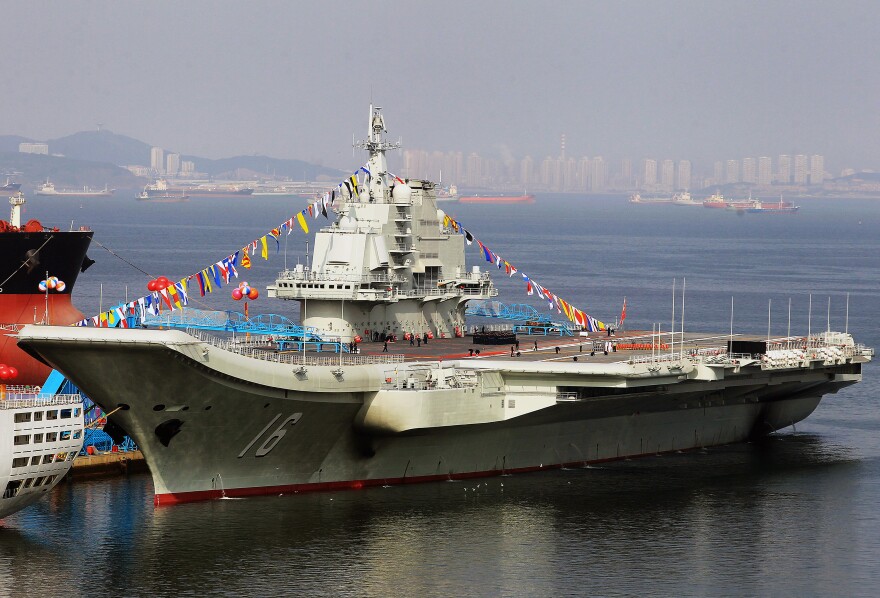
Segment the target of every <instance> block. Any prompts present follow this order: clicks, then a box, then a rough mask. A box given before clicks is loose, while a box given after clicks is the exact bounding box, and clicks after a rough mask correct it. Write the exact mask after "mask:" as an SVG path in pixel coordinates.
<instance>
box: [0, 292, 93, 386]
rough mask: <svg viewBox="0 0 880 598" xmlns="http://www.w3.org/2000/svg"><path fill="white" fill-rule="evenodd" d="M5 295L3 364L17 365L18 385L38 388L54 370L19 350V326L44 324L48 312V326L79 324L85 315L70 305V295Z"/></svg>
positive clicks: (0, 315)
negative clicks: (16, 334)
mask: <svg viewBox="0 0 880 598" xmlns="http://www.w3.org/2000/svg"><path fill="white" fill-rule="evenodd" d="M46 299H47V298H46V296H45V295H42V294H40V295H6V296H4V297H3V298H2V300H0V322H2V326H3V328H5V330H0V332H2V333H3V334H2V335H0V363H2V364H5V365H8V366H9V365H11V366H14V367H15V368H16V369H17V370H18V377H17V378H16V379H15V381H14V383H15V384H23V385H35V386H38V385H40V384H42V383H43V382H45V381H46V377H47V376H48V375H49V372H51V371H52V368H50V367H49V366H47V365H46V364H44V363H42V362H40V361H37V360H36V359H34V358H33V357H31V356H30V355H28V354H27V353H25V352H24V351H22V350H21V349H19V348H18V344H17V340H18V339H17V338H16V337H15V336H14V335H13V334H14V332H15V331H16V330H17V329H18V325H19V324H34V323H40V322H43V321H44V320H45V319H46V312H47V311H48V315H49V318H48V323H49V324H54V325H57V326H66V325H68V324H73V323H75V322H79V321H80V320H82V319H83V317H84V316H83V314H82V312H80V311H79V310H78V309H76V308H75V307H74V306H73V304H72V303H71V302H70V295H67V294H62V295H49V297H48V301H47V300H46Z"/></svg>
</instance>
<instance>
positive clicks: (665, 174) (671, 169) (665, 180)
mask: <svg viewBox="0 0 880 598" xmlns="http://www.w3.org/2000/svg"><path fill="white" fill-rule="evenodd" d="M660 185H661V186H662V187H663V189H665V190H666V191H671V190H672V188H673V187H674V186H675V162H673V161H672V160H663V162H662V164H661V165H660Z"/></svg>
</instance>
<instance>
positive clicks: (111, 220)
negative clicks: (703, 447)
mask: <svg viewBox="0 0 880 598" xmlns="http://www.w3.org/2000/svg"><path fill="white" fill-rule="evenodd" d="M130 196H133V193H131V194H126V195H123V196H118V197H116V198H113V199H97V200H94V199H90V200H75V199H74V200H71V199H61V198H34V199H33V200H31V201H30V202H29V204H28V212H27V216H28V217H36V218H39V219H41V220H43V221H44V222H46V223H51V224H58V225H62V224H64V225H65V226H67V225H69V223H70V222H71V221H73V222H74V224H75V225H77V226H78V225H80V224H87V225H89V226H91V227H92V228H93V229H94V230H95V231H96V234H95V240H96V241H97V242H99V243H101V244H102V245H104V246H106V247H108V248H109V249H111V250H112V251H114V252H115V253H117V254H118V255H119V256H120V257H121V258H124V259H125V260H127V261H129V262H131V263H132V264H135V265H136V266H138V267H139V268H140V269H142V270H144V271H146V272H148V273H149V275H150V276H147V275H145V274H141V273H139V272H138V271H137V270H135V269H134V268H132V267H131V266H129V265H128V264H126V263H125V262H123V261H122V260H121V259H119V258H117V257H114V256H113V255H111V254H110V253H109V252H108V251H106V250H104V249H102V248H101V247H99V246H97V245H94V246H93V248H92V250H91V251H90V256H91V257H92V258H94V259H96V260H98V263H97V264H96V265H95V266H93V267H92V269H90V270H89V271H88V272H87V273H85V274H84V275H83V276H82V277H81V278H80V280H79V282H78V284H77V288H76V299H75V303H76V304H77V305H78V306H79V307H80V309H82V310H83V311H84V312H86V313H88V314H89V315H92V314H93V313H95V312H96V311H97V309H98V307H99V305H103V306H104V307H105V308H106V307H110V306H111V305H113V304H115V303H117V302H119V301H121V300H122V299H124V298H125V297H126V293H128V296H129V297H130V298H135V297H138V296H142V295H143V294H145V292H146V288H145V285H146V282H147V281H148V280H149V279H150V278H151V277H153V276H156V275H160V274H164V275H166V276H168V277H169V278H180V277H182V276H185V275H188V274H191V273H193V272H195V271H198V270H200V269H201V268H203V267H205V266H207V265H208V264H210V263H213V262H215V261H217V260H219V259H221V258H222V257H225V256H226V255H228V254H229V253H230V252H231V251H233V250H235V249H237V248H239V247H241V246H242V245H244V244H246V243H248V242H250V241H251V240H253V239H254V238H255V237H257V236H260V235H262V234H264V233H265V232H266V231H267V230H269V229H270V228H272V227H273V226H276V225H278V224H280V223H281V222H282V221H283V220H286V219H287V218H288V217H289V216H291V215H292V214H294V213H295V212H296V211H298V210H300V209H302V207H303V206H304V203H303V200H278V199H271V198H251V199H223V200H207V199H198V200H190V202H189V203H186V204H155V205H144V204H143V203H139V202H135V201H134V200H133V199H128V197H130ZM800 203H801V205H802V206H803V207H802V209H801V212H800V213H799V214H797V215H794V216H781V215H757V214H747V215H742V216H737V215H736V214H732V213H727V212H723V211H720V210H717V211H716V210H706V209H702V208H690V207H677V206H637V205H630V204H628V203H627V202H626V201H625V200H623V199H621V198H578V197H564V196H549V195H548V196H539V197H538V201H537V202H536V203H535V204H534V205H531V206H473V205H471V206H452V207H449V208H448V209H449V211H450V213H453V214H454V215H455V216H456V217H457V218H458V219H459V220H460V221H461V222H462V223H463V224H464V225H465V227H466V228H468V229H469V230H471V232H473V233H474V234H475V235H476V236H477V238H479V239H480V240H482V241H483V242H484V243H485V244H486V245H488V246H489V247H490V248H491V249H492V250H494V251H496V252H497V253H500V254H501V255H502V256H503V257H504V258H505V259H507V260H508V261H510V262H511V263H513V264H514V265H515V266H516V267H517V268H519V269H520V271H522V272H525V273H527V274H528V275H530V276H532V277H533V278H534V279H536V280H537V281H538V282H540V283H541V284H542V285H544V286H546V287H548V288H550V289H551V290H552V291H554V292H555V293H557V294H558V295H559V296H561V297H563V298H565V299H567V300H569V301H570V302H571V303H573V304H575V305H577V306H578V307H581V308H582V309H584V310H585V311H587V312H588V313H590V314H592V315H594V316H596V317H598V318H600V319H605V320H608V321H611V320H613V319H614V316H616V315H617V314H619V311H620V306H621V303H622V301H623V297H624V296H626V297H627V304H628V310H627V311H628V317H627V325H628V328H630V329H635V328H640V329H649V330H650V328H651V325H652V324H653V323H655V322H660V323H662V325H663V327H664V328H665V329H668V327H669V321H670V319H671V316H672V313H671V312H672V308H671V300H672V281H673V278H675V279H677V282H676V285H677V288H678V290H679V291H680V290H681V284H682V283H681V281H682V278H686V280H687V287H686V288H687V291H686V298H685V325H686V328H687V329H688V330H694V331H696V330H702V331H712V332H719V333H722V334H724V333H727V331H728V330H729V327H730V302H731V297H733V300H734V318H733V321H734V324H733V325H734V331H735V332H753V333H759V334H766V332H767V325H768V305H769V308H770V327H771V333H772V334H774V335H783V334H785V333H786V331H787V329H788V326H789V317H788V305H789V299H790V300H791V330H792V333H793V334H804V333H806V331H807V328H808V326H809V327H810V328H811V329H812V330H814V331H816V330H824V329H825V328H826V326H827V325H828V320H829V319H830V325H831V328H832V329H843V328H844V327H845V326H847V325H848V326H849V330H850V331H851V332H853V333H854V334H855V335H856V337H857V340H858V341H860V342H864V343H866V344H870V345H874V346H877V345H878V344H880V331H878V326H877V322H878V320H880V301H878V300H880V201H877V202H872V201H864V200H862V201H857V200H837V201H813V200H808V199H804V200H801V201H800ZM306 238H307V237H306V236H305V235H303V234H302V233H301V232H294V233H293V234H292V235H290V237H287V238H284V239H283V240H282V251H281V252H280V253H279V254H277V255H274V256H273V257H272V258H271V261H270V262H269V263H263V262H262V261H261V260H254V268H253V269H252V270H251V271H249V272H248V273H247V274H246V276H247V278H248V279H249V281H250V282H251V283H253V284H255V285H257V286H259V287H261V288H262V287H264V286H265V285H266V284H268V283H269V282H270V281H271V280H272V279H273V276H274V274H275V272H277V271H278V270H281V269H282V268H283V264H284V260H285V256H286V259H287V262H288V264H294V263H296V262H297V260H298V259H299V260H301V261H302V260H304V259H305V253H306V248H305V240H306ZM285 249H286V251H285ZM469 256H470V258H471V259H470V263H471V264H475V265H476V264H479V265H481V266H482V265H483V264H485V262H482V263H481V261H480V257H479V255H478V254H477V252H476V251H474V250H471V252H470V254H469ZM495 279H496V283H497V284H498V286H499V287H500V288H501V291H502V297H501V299H503V300H505V301H509V302H514V303H515V302H525V301H526V300H527V299H529V298H528V297H526V296H525V293H524V287H523V284H522V280H521V278H518V277H514V278H513V279H508V278H507V277H506V276H505V275H504V274H503V273H500V272H499V273H498V274H497V275H496V277H495ZM102 289H103V290H102ZM811 293H812V322H811V323H810V322H808V313H809V296H810V294H811ZM847 293H849V317H848V322H847V313H846V312H847V310H846V306H847V301H846V295H847ZM829 298H830V318H829ZM678 301H679V302H680V297H679V299H678ZM536 305H539V306H540V304H536ZM202 306H203V307H210V308H217V309H232V308H235V307H240V304H236V303H234V302H233V301H232V300H231V299H230V298H229V296H228V294H227V293H226V292H225V290H224V291H221V292H218V293H215V294H214V295H212V296H209V297H208V298H206V300H204V305H202ZM252 310H253V312H252V313H254V312H256V313H259V312H267V313H268V312H272V313H286V314H287V315H291V316H295V315H296V312H295V307H294V305H292V304H291V305H288V304H286V303H284V304H279V303H278V302H270V301H268V300H266V299H265V298H264V297H262V298H260V299H258V300H257V301H256V302H254V303H253V304H252ZM864 373H865V380H864V382H862V383H861V384H859V385H856V386H854V387H850V388H847V389H845V390H843V391H841V392H840V393H838V394H836V395H831V396H829V397H827V398H826V399H825V400H824V401H823V402H822V404H821V406H820V407H819V409H818V410H817V411H816V413H814V414H813V415H812V416H811V417H810V418H808V419H807V420H806V421H804V422H802V423H801V424H799V425H798V426H797V429H796V430H795V429H788V430H785V431H784V432H782V433H780V434H777V435H775V436H773V437H772V438H769V439H767V440H764V441H761V442H757V443H751V444H742V445H737V446H731V447H723V448H716V449H710V450H707V451H700V452H693V453H688V454H681V455H673V456H663V457H656V458H648V459H641V460H633V461H623V462H620V463H614V464H610V465H604V466H602V467H590V468H586V469H573V470H563V471H553V472H544V473H538V474H528V475H519V476H511V477H504V478H495V479H490V480H486V481H473V482H450V483H435V484H426V485H418V486H408V487H391V488H374V489H368V490H363V491H357V492H339V493H321V494H309V495H290V496H279V497H263V498H254V499H246V500H221V501H214V502H208V503H197V504H189V505H181V506H176V507H170V508H162V509H158V510H157V509H154V508H153V506H152V482H151V481H150V478H149V476H145V475H137V476H131V477H128V478H115V479H110V480H102V481H94V482H76V483H74V484H70V485H63V486H60V487H59V488H58V489H57V490H56V491H55V492H54V493H53V494H52V495H51V497H50V499H49V500H46V501H43V502H41V503H39V504H38V505H36V506H34V507H32V508H30V509H28V510H26V511H23V512H21V513H19V514H16V515H14V516H11V517H9V518H7V519H6V520H5V521H4V522H3V526H2V528H0V594H4V595H31V594H33V593H38V594H41V595H45V594H56V595H57V594H61V593H64V594H71V593H72V594H76V595H83V594H94V595H101V594H104V595H140V596H146V595H156V594H158V595H194V596H202V595H207V594H220V595H239V594H249V595H282V594H285V595H288V594H294V595H304V596H309V595H357V596H362V595H369V596H384V595H441V596H448V595H533V596H550V595H619V594H624V595H665V596H707V595H712V596H719V595H724V596H795V595H847V596H856V595H863V596H869V595H877V594H878V593H880V518H878V507H877V505H878V504H880V438H878V431H880V415H878V410H877V408H876V405H877V401H878V399H880V372H878V366H876V365H875V364H871V365H869V366H867V367H866V368H865V372H864Z"/></svg>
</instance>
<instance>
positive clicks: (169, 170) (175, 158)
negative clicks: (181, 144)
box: [165, 154, 180, 176]
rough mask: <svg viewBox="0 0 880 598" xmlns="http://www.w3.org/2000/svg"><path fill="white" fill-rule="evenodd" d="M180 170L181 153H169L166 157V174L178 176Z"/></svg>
mask: <svg viewBox="0 0 880 598" xmlns="http://www.w3.org/2000/svg"><path fill="white" fill-rule="evenodd" d="M179 170H180V154H168V156H167V157H166V158H165V174H167V175H168V176H177V172H178V171H179Z"/></svg>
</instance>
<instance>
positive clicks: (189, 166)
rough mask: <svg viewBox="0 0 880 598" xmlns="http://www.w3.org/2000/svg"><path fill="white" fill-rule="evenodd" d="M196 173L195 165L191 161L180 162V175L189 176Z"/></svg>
mask: <svg viewBox="0 0 880 598" xmlns="http://www.w3.org/2000/svg"><path fill="white" fill-rule="evenodd" d="M195 171H196V163H195V162H193V161H192V160H181V162H180V174H182V175H184V176H189V175H191V174H192V173H194V172H195Z"/></svg>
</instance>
